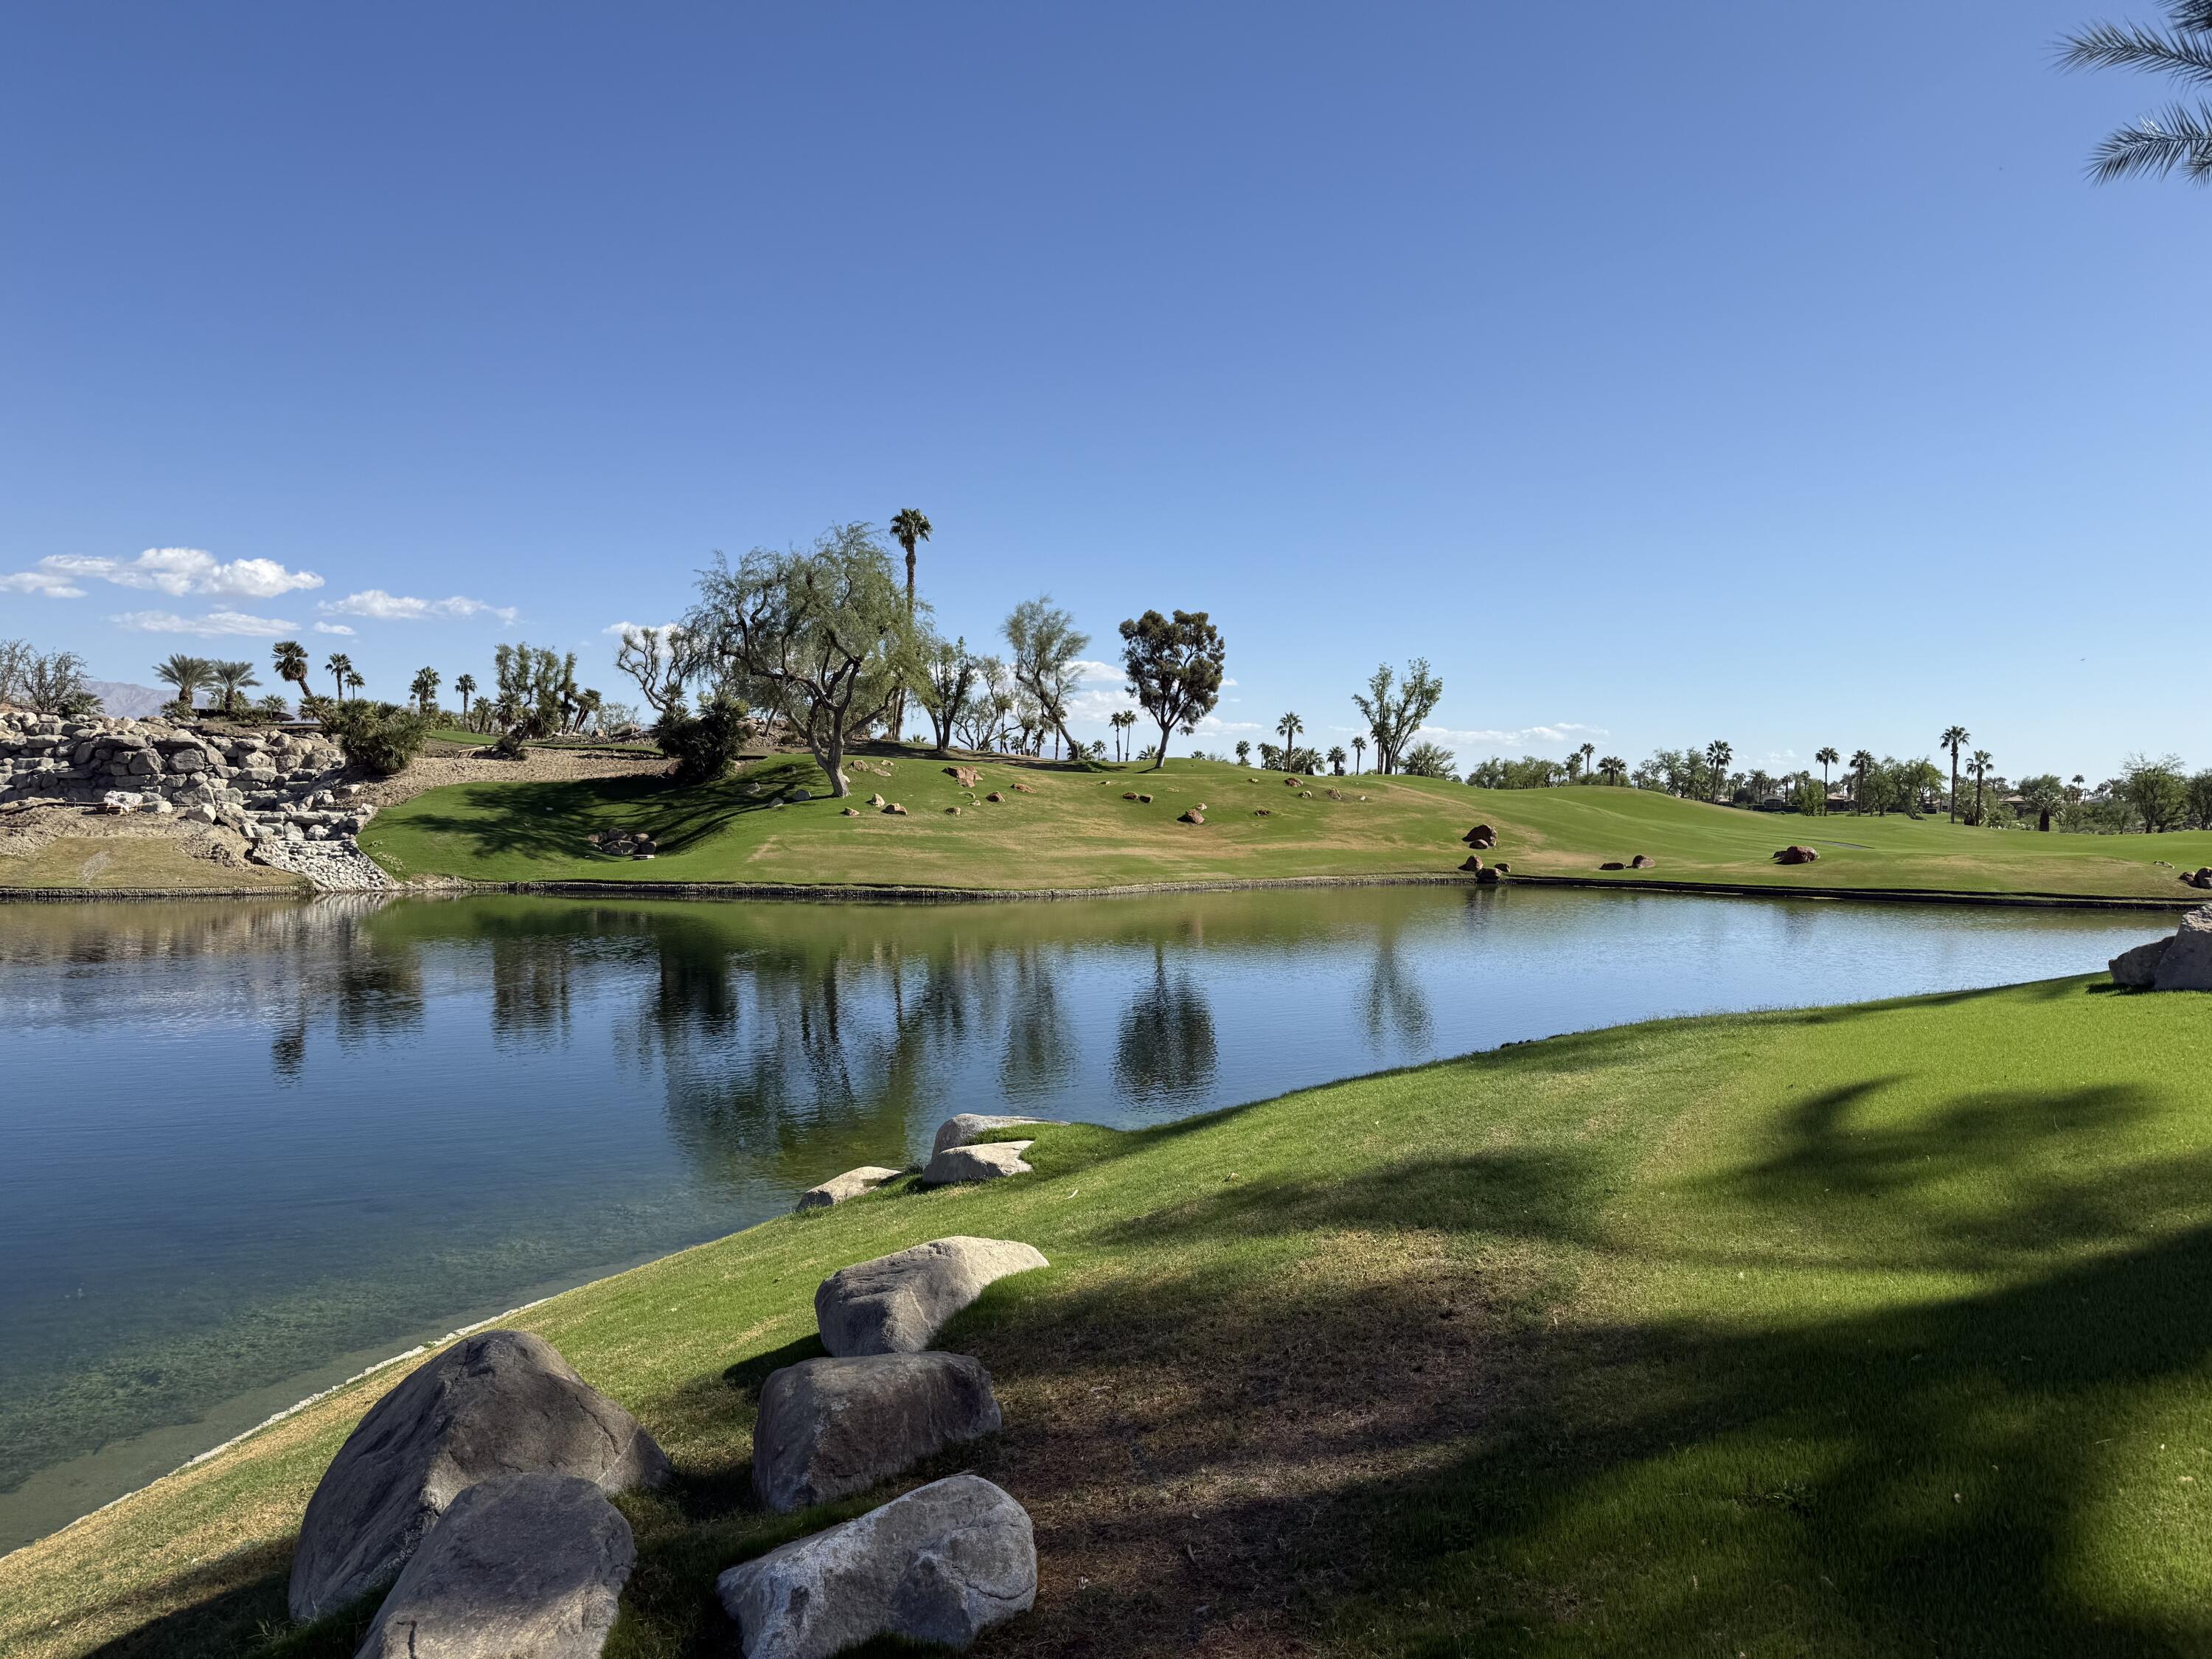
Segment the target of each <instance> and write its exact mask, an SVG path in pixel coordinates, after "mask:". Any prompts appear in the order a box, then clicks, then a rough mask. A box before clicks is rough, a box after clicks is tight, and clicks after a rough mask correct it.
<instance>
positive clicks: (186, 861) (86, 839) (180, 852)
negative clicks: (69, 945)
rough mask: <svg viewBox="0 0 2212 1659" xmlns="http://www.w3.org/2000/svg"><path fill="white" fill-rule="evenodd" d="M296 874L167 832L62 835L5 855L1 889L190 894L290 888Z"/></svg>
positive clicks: (0, 871) (296, 884)
mask: <svg viewBox="0 0 2212 1659" xmlns="http://www.w3.org/2000/svg"><path fill="white" fill-rule="evenodd" d="M301 885H302V883H301V880H300V878H298V877H297V876H295V875H292V874H289V872H285V871H283V870H271V869H269V868H267V867H266V866H262V865H258V864H251V865H240V866H228V865H221V864H210V862H208V861H207V860H205V859H196V858H192V857H191V856H189V855H188V854H186V853H185V850H184V849H183V848H181V847H179V846H178V845H177V844H176V843H175V842H173V841H171V840H169V839H167V837H166V836H151V835H149V836H56V837H55V838H54V839H53V840H52V841H50V842H47V843H46V845H45V846H44V847H41V848H40V849H39V850H38V851H37V852H35V853H33V854H30V855H29V856H28V857H25V858H0V888H6V887H82V888H88V889H91V890H94V891H100V890H117V889H125V890H127V889H131V888H148V889H157V890H162V891H167V892H178V893H188V892H191V891H192V890H194V889H208V890H214V891H217V892H222V891H228V890H235V889H239V888H246V887H266V888H268V889H269V890H270V891H271V892H275V893H284V892H290V891H293V890H295V889H297V888H299V887H301Z"/></svg>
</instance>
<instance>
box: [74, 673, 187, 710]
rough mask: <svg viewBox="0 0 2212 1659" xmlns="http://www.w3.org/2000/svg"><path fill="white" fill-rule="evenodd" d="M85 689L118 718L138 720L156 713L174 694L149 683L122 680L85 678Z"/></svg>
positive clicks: (101, 705)
mask: <svg viewBox="0 0 2212 1659" xmlns="http://www.w3.org/2000/svg"><path fill="white" fill-rule="evenodd" d="M84 684H85V689H86V690H88V691H90V692H91V693H92V695H93V696H95V697H98V698H99V699H100V707H101V708H104V709H106V711H107V712H108V713H109V714H113V715H115V716H116V717H117V718H118V719H120V720H143V719H145V718H146V716H147V715H149V714H156V713H158V712H159V711H160V710H161V706H162V705H163V704H164V703H167V702H171V701H172V700H173V699H174V698H175V696H176V695H177V694H176V693H175V692H173V691H160V690H155V688H154V687H152V686H150V685H132V684H129V683H128V682H126V681H124V680H87V681H86V682H85V683H84Z"/></svg>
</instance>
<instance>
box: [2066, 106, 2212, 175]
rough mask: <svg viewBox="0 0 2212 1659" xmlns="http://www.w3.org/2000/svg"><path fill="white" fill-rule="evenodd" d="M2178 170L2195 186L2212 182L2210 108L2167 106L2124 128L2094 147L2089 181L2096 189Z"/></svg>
mask: <svg viewBox="0 0 2212 1659" xmlns="http://www.w3.org/2000/svg"><path fill="white" fill-rule="evenodd" d="M2177 168H2179V170H2180V171H2181V172H2182V173H2183V174H2184V175H2185V176H2186V177H2187V178H2188V179H2190V181H2191V183H2193V184H2199V185H2202V184H2208V183H2212V105H2205V104H2199V105H2198V106H2197V107H2196V108H2195V109H2191V108H2190V107H2189V106H2186V105H2185V104H2173V105H2169V106H2167V107H2166V110H2165V111H2164V112H2162V113H2160V114H2157V115H2146V116H2144V117H2143V118H2142V119H2141V120H2139V121H2137V122H2136V123H2135V125H2132V126H2125V127H2122V128H2121V129H2120V130H2119V131H2117V132H2115V133H2113V134H2112V136H2111V137H2108V138H2106V140H2105V142H2104V143H2101V144H2100V145H2098V146H2097V150H2096V154H2095V155H2092V156H2091V157H2090V158H2089V176H2090V177H2091V178H2092V179H2095V180H2096V181H2097V182H2098V183H2099V184H2100V185H2109V184H2112V183H2114V182H2115V181H2117V180H2118V179H2133V178H2138V177H2143V176H2148V177H2151V178H2158V179H2163V178H2165V177H2166V176H2167V175H2169V174H2170V173H2173V172H2174V171H2175V169H2177Z"/></svg>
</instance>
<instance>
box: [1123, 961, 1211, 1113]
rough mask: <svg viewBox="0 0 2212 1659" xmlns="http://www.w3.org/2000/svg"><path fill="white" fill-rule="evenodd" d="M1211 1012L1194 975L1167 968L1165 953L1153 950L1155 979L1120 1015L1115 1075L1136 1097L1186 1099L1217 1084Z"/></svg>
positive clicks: (1136, 1098)
mask: <svg viewBox="0 0 2212 1659" xmlns="http://www.w3.org/2000/svg"><path fill="white" fill-rule="evenodd" d="M1213 1066H1214V1043H1213V1011H1212V1009H1211V1008H1210V1007H1208V1006H1206V997H1205V994H1203V993H1202V992H1200V990H1199V988H1198V987H1197V985H1196V983H1195V982H1194V981H1193V980H1192V978H1191V976H1190V975H1189V974H1188V973H1187V972H1185V971H1184V970H1182V969H1180V968H1178V969H1176V972H1175V973H1174V974H1172V975H1170V973H1169V972H1168V959H1167V951H1165V949H1164V947H1161V946H1158V945H1155V946H1154V947H1153V948H1152V983H1151V984H1149V985H1147V986H1146V987H1145V988H1144V989H1142V990H1140V991H1139V992H1138V993H1137V995H1136V997H1135V1000H1133V1001H1132V1002H1131V1003H1130V1004H1129V1009H1128V1012H1127V1013H1125V1014H1123V1015H1122V1016H1121V1041H1120V1042H1119V1044H1118V1045H1117V1046H1116V1048H1115V1054H1114V1079H1115V1082H1116V1083H1117V1084H1119V1085H1121V1090H1122V1091H1123V1092H1124V1093H1125V1094H1127V1096H1129V1097H1130V1098H1132V1099H1134V1100H1146V1101H1152V1100H1186V1099H1194V1098H1196V1097H1200V1096H1201V1095H1203V1094H1204V1093H1205V1092H1206V1090H1208V1089H1209V1088H1211V1087H1212V1084H1213Z"/></svg>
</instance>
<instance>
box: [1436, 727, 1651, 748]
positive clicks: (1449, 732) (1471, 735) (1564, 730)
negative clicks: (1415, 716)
mask: <svg viewBox="0 0 2212 1659" xmlns="http://www.w3.org/2000/svg"><path fill="white" fill-rule="evenodd" d="M1414 736H1416V737H1419V738H1433V739H1435V740H1436V741H1437V742H1440V743H1456V744H1482V743H1486V744H1494V745H1496V746H1498V747H1499V748H1502V749H1528V748H1532V747H1534V746H1535V745H1537V744H1547V743H1564V744H1571V745H1576V746H1579V745H1580V744H1581V743H1582V742H1583V739H1584V738H1602V737H1605V736H1607V732H1606V729H1605V727H1603V726H1585V725H1583V724H1582V723H1581V722H1580V721H1578V720H1559V721H1555V722H1554V723H1553V724H1552V725H1549V726H1522V727H1521V728H1520V730H1518V731H1514V732H1508V731H1499V730H1495V729H1492V728H1491V727H1487V726H1485V727H1482V728H1480V729H1478V730H1475V731H1460V730H1458V729H1456V728H1455V727H1452V726H1423V727H1422V728H1421V729H1420V730H1419V732H1415V733H1414Z"/></svg>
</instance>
